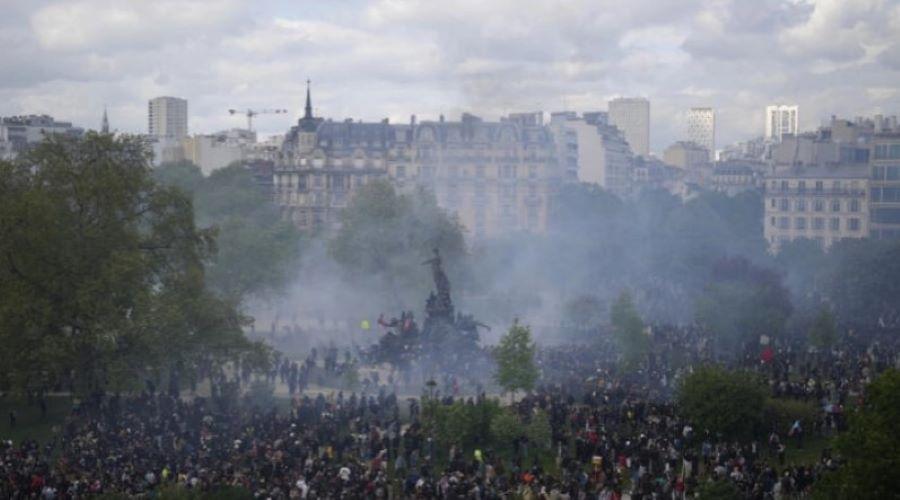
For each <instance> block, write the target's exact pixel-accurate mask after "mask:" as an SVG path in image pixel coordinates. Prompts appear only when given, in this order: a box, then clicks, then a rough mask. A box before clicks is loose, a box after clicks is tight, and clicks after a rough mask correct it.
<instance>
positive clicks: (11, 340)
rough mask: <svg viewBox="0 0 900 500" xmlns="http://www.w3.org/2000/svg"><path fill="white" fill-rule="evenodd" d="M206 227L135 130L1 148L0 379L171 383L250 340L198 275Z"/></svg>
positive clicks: (28, 383)
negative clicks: (5, 156)
mask: <svg viewBox="0 0 900 500" xmlns="http://www.w3.org/2000/svg"><path fill="white" fill-rule="evenodd" d="M213 244H214V239H213V234H212V233H211V232H209V231H203V230H198V229H197V228H196V227H195V225H194V217H193V211H192V208H191V201H190V199H189V198H187V197H186V196H185V195H184V194H183V193H182V192H181V191H180V190H177V189H174V188H170V187H165V186H160V185H159V184H158V183H156V182H155V181H154V180H153V178H152V176H151V169H150V165H149V158H148V155H147V153H146V150H145V147H144V144H143V142H142V141H141V140H140V139H138V138H131V137H120V138H114V137H112V136H110V135H102V134H93V133H90V134H88V135H87V136H86V137H84V138H83V139H73V138H64V137H59V136H51V137H49V138H48V139H47V140H45V141H44V142H43V143H42V144H40V145H39V146H37V147H36V148H35V149H34V150H32V151H30V152H29V153H28V154H26V155H24V156H22V157H20V159H19V160H18V161H16V162H15V163H2V162H0V344H2V345H3V346H4V348H3V349H2V350H0V381H2V383H3V384H5V385H7V386H9V387H12V388H14V389H18V390H21V391H37V390H46V389H48V388H49V387H53V386H56V385H63V386H64V387H71V388H72V389H74V390H75V391H77V392H79V393H82V394H86V393H91V392H95V391H103V390H107V389H116V390H120V389H128V388H132V387H134V386H135V384H137V383H138V382H139V381H142V380H143V379H145V378H147V377H153V378H158V377H160V376H165V377H167V378H168V379H169V380H170V381H172V382H174V383H175V384H174V385H175V386H177V380H178V379H179V378H180V377H183V376H187V375H189V374H190V373H191V372H192V371H194V370H196V369H197V367H198V366H199V365H200V364H205V365H210V364H215V363H220V362H221V361H222V360H223V359H233V358H234V357H237V356H240V355H242V353H245V352H248V351H249V350H252V349H254V348H257V347H260V346H256V347H254V346H253V345H252V344H250V343H249V342H248V341H247V340H246V339H245V338H244V336H243V331H242V329H241V326H242V324H243V322H244V318H243V317H242V316H241V315H240V314H238V312H237V311H236V309H235V308H234V307H233V304H232V303H230V302H227V301H224V300H221V299H220V298H218V297H216V296H214V295H212V294H211V293H210V292H209V290H208V289H207V287H206V282H205V269H204V264H205V263H206V261H207V259H208V258H209V256H210V255H211V252H212V249H213Z"/></svg>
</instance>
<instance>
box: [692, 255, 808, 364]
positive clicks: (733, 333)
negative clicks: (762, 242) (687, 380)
mask: <svg viewBox="0 0 900 500" xmlns="http://www.w3.org/2000/svg"><path fill="white" fill-rule="evenodd" d="M694 308H695V319H696V321H697V323H698V324H700V325H701V326H702V327H704V328H705V329H706V330H707V331H709V332H711V333H712V334H713V336H714V338H715V339H716V344H715V346H716V348H717V350H718V351H719V352H736V350H737V349H738V348H739V347H741V346H742V345H743V344H744V343H747V342H755V341H756V340H757V339H759V337H760V336H761V335H768V336H779V335H781V334H782V333H783V331H784V328H785V323H786V322H787V319H788V317H789V316H790V315H791V312H792V307H791V300H790V294H789V293H788V291H787V289H786V288H785V287H784V286H783V285H782V283H781V278H780V277H779V276H778V275H777V274H775V273H774V272H773V271H770V270H767V269H763V268H760V267H757V266H755V265H753V264H752V263H750V261H748V260H747V259H745V258H741V257H738V258H730V259H720V260H719V261H717V262H716V263H715V265H714V266H713V270H712V273H711V277H710V281H709V283H708V284H707V286H706V289H705V291H704V293H703V294H702V295H701V296H699V297H698V298H697V301H696V303H695V306H694Z"/></svg>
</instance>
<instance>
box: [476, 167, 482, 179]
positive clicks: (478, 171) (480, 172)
mask: <svg viewBox="0 0 900 500" xmlns="http://www.w3.org/2000/svg"><path fill="white" fill-rule="evenodd" d="M475 177H478V178H479V179H482V178H484V165H478V166H477V167H475Z"/></svg>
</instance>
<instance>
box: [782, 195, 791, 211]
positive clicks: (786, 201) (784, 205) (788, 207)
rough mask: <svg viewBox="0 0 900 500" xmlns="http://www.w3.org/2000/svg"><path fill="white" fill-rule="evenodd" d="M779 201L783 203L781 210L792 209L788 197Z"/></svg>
mask: <svg viewBox="0 0 900 500" xmlns="http://www.w3.org/2000/svg"><path fill="white" fill-rule="evenodd" d="M779 203H781V211H782V212H787V211H789V210H790V209H791V206H790V204H789V203H788V199H787V198H782V199H781V201H780V202H779Z"/></svg>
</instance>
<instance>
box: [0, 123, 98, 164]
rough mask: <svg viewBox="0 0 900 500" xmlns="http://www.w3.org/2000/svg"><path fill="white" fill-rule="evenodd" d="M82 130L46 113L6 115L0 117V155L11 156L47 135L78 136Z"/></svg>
mask: <svg viewBox="0 0 900 500" xmlns="http://www.w3.org/2000/svg"><path fill="white" fill-rule="evenodd" d="M83 133H84V130H83V129H81V128H79V127H73V126H72V123H70V122H60V121H56V120H55V119H54V118H53V117H52V116H47V115H25V116H7V117H4V118H0V155H5V156H6V157H13V156H15V155H17V154H19V153H22V152H24V151H26V150H27V149H28V148H29V147H30V146H32V145H34V144H37V143H39V142H41V141H43V140H44V138H46V137H47V136H48V135H52V134H62V135H67V136H72V137H80V136H81V135H82V134H83Z"/></svg>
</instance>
